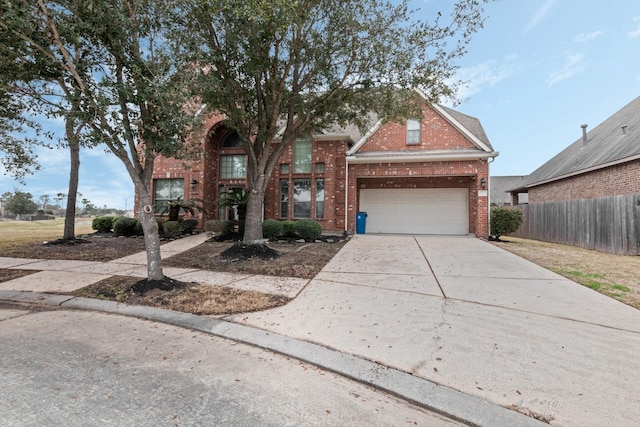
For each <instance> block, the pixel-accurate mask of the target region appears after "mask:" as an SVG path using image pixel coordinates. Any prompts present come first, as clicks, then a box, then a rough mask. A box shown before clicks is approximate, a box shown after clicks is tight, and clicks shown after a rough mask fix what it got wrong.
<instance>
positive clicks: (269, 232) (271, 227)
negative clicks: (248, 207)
mask: <svg viewBox="0 0 640 427" xmlns="http://www.w3.org/2000/svg"><path fill="white" fill-rule="evenodd" d="M262 235H263V236H264V237H265V238H266V239H275V238H278V237H280V236H282V222H280V221H278V220H275V219H267V220H266V221H265V222H263V223H262Z"/></svg>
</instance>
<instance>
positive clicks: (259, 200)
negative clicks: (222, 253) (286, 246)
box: [242, 189, 264, 245]
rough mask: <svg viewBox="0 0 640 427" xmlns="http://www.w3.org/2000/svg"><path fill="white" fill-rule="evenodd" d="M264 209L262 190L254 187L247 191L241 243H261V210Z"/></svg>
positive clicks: (262, 241)
mask: <svg viewBox="0 0 640 427" xmlns="http://www.w3.org/2000/svg"><path fill="white" fill-rule="evenodd" d="M263 210H264V190H259V189H254V190H253V191H249V197H248V199H247V215H246V219H245V223H244V236H243V238H242V244H244V245H261V244H263V243H264V240H263V239H262V212H263Z"/></svg>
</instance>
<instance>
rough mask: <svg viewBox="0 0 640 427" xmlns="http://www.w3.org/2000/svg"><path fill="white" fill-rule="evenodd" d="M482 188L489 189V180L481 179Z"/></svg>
mask: <svg viewBox="0 0 640 427" xmlns="http://www.w3.org/2000/svg"><path fill="white" fill-rule="evenodd" d="M480 187H482V188H487V180H486V179H485V178H481V179H480Z"/></svg>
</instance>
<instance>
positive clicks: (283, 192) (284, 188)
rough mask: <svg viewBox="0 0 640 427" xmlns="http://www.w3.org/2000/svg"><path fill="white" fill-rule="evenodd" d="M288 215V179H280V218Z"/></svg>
mask: <svg viewBox="0 0 640 427" xmlns="http://www.w3.org/2000/svg"><path fill="white" fill-rule="evenodd" d="M288 217H289V180H288V179H282V180H280V218H288Z"/></svg>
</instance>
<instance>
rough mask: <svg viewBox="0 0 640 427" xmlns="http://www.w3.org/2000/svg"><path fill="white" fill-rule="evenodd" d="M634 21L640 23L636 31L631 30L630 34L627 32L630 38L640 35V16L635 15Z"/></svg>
mask: <svg viewBox="0 0 640 427" xmlns="http://www.w3.org/2000/svg"><path fill="white" fill-rule="evenodd" d="M633 21H634V22H637V23H638V27H637V28H636V29H635V30H634V31H630V32H629V34H627V35H628V36H629V38H630V39H635V38H638V37H640V16H635V17H634V18H633Z"/></svg>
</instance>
